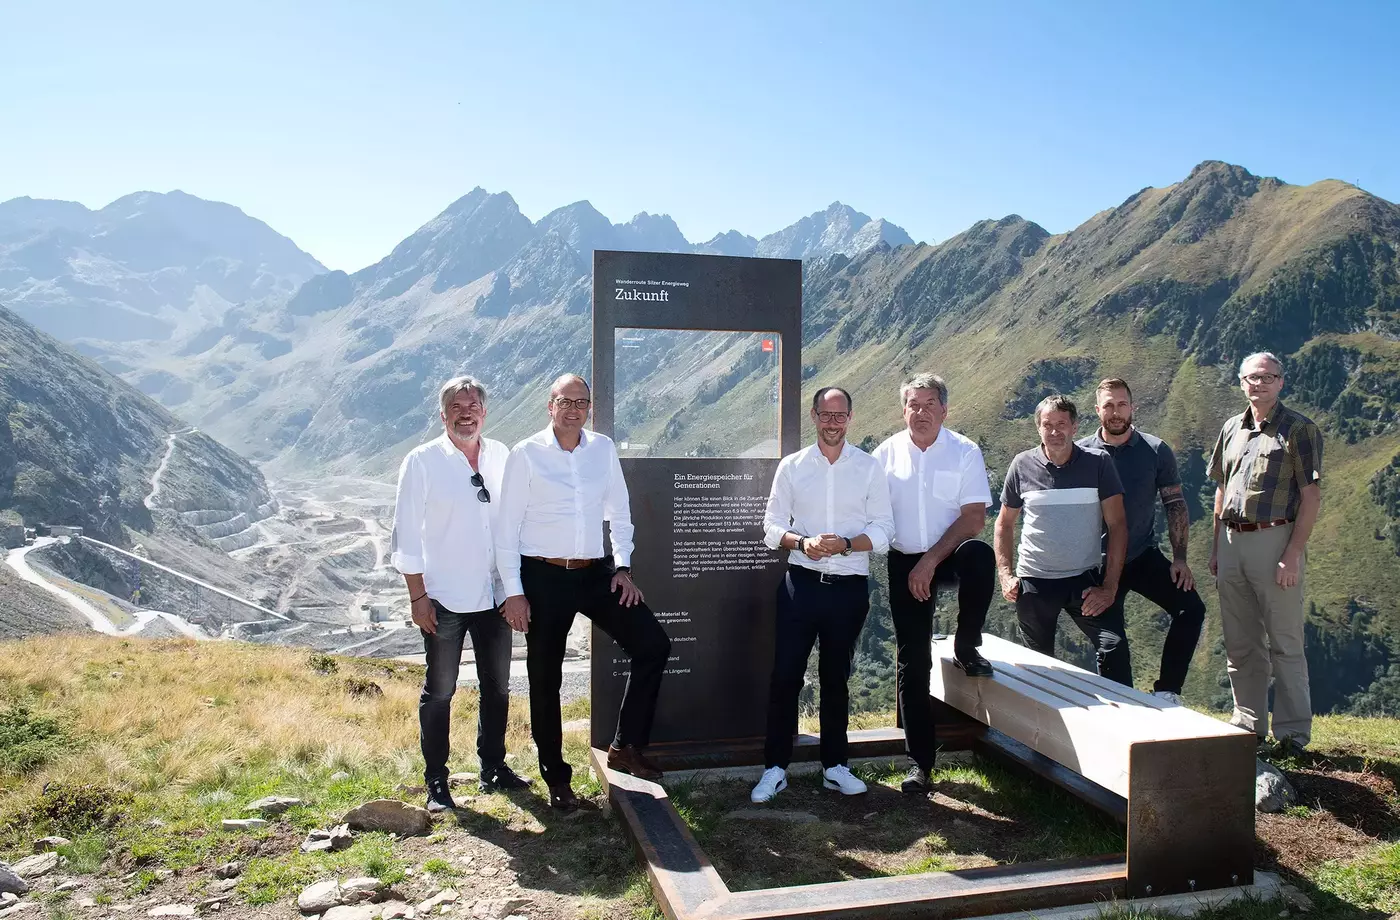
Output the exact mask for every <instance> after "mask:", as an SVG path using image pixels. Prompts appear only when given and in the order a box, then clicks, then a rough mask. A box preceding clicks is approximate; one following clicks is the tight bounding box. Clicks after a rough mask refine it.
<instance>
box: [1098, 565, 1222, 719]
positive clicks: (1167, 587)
mask: <svg viewBox="0 0 1400 920" xmlns="http://www.w3.org/2000/svg"><path fill="white" fill-rule="evenodd" d="M1129 591H1134V592H1136V593H1138V594H1141V595H1142V596H1143V597H1145V598H1147V599H1148V600H1149V601H1151V602H1152V603H1154V604H1156V605H1157V606H1158V607H1161V608H1162V609H1163V610H1164V611H1166V613H1167V616H1169V617H1171V621H1172V624H1171V626H1170V627H1169V628H1168V629H1167V639H1166V641H1165V642H1164V643H1163V644H1162V669H1161V672H1160V674H1159V676H1158V678H1157V682H1156V684H1154V685H1153V687H1152V689H1153V690H1170V691H1171V692H1172V693H1180V692H1181V687H1182V685H1183V684H1185V683H1186V671H1187V669H1188V668H1189V667H1190V666H1191V656H1193V655H1195V654H1196V643H1197V642H1199V641H1200V638H1201V625H1202V624H1203V623H1205V620H1206V605H1205V601H1202V600H1201V596H1200V595H1199V594H1197V593H1196V590H1195V589H1194V588H1193V589H1191V590H1190V591H1183V590H1181V588H1179V587H1177V586H1176V585H1175V584H1173V582H1172V564H1171V562H1169V561H1168V560H1167V557H1166V556H1164V555H1162V551H1161V550H1159V549H1157V547H1155V546H1154V547H1152V548H1150V549H1148V550H1147V551H1146V552H1144V553H1143V554H1142V555H1140V556H1138V557H1137V558H1135V559H1131V560H1129V561H1128V562H1125V563H1124V564H1123V575H1122V577H1121V578H1120V579H1119V580H1118V605H1119V607H1122V604H1123V599H1124V598H1125V597H1127V596H1128V592H1129Z"/></svg>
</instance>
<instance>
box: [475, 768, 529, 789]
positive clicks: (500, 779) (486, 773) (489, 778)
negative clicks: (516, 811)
mask: <svg viewBox="0 0 1400 920" xmlns="http://www.w3.org/2000/svg"><path fill="white" fill-rule="evenodd" d="M529 788H530V781H529V780H528V779H526V778H525V777H523V776H520V775H519V774H517V773H516V772H515V771H514V770H512V769H511V768H510V767H508V766H506V765H505V764H501V765H500V766H499V767H491V768H489V769H485V770H482V771H481V791H482V792H484V793H491V792H508V791H510V790H512V789H529Z"/></svg>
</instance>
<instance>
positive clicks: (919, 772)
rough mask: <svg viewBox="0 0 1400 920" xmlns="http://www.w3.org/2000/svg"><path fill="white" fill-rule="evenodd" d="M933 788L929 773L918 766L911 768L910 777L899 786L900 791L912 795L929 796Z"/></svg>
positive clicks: (905, 778)
mask: <svg viewBox="0 0 1400 920" xmlns="http://www.w3.org/2000/svg"><path fill="white" fill-rule="evenodd" d="M932 788H933V787H932V786H931V785H930V784H929V781H928V771H927V770H925V769H924V768H923V767H921V766H919V765H918V764H915V765H914V766H912V767H910V768H909V775H908V776H906V777H904V782H902V783H900V784H899V791H900V792H907V793H909V794H910V795H928V794H929V791H930V790H931V789H932Z"/></svg>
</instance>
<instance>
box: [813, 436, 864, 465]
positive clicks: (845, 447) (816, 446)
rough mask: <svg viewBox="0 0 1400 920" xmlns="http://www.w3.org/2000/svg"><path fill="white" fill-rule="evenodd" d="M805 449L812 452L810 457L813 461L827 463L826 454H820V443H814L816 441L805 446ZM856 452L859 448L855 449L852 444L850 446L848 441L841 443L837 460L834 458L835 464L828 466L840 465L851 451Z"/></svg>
mask: <svg viewBox="0 0 1400 920" xmlns="http://www.w3.org/2000/svg"><path fill="white" fill-rule="evenodd" d="M807 449H808V450H810V451H811V452H812V456H813V457H814V458H815V459H819V460H821V462H822V463H826V462H827V460H826V454H824V453H822V446H821V443H820V442H816V441H814V442H812V443H811V444H809V445H808V446H807ZM857 450H860V448H859V447H856V446H855V445H854V444H852V443H851V442H850V441H842V442H841V453H840V455H838V456H837V458H836V463H832V464H830V465H831V466H836V465H837V464H839V463H841V462H842V461H843V460H845V459H847V458H848V457H850V456H851V452H852V451H857Z"/></svg>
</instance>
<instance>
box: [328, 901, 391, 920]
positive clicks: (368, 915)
mask: <svg viewBox="0 0 1400 920" xmlns="http://www.w3.org/2000/svg"><path fill="white" fill-rule="evenodd" d="M380 916H382V914H381V909H380V906H379V905H378V904H356V905H354V906H351V905H349V904H342V905H340V906H339V907H332V908H331V909H330V910H328V911H326V912H325V913H324V914H322V915H321V920H375V918H377V917H380Z"/></svg>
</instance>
